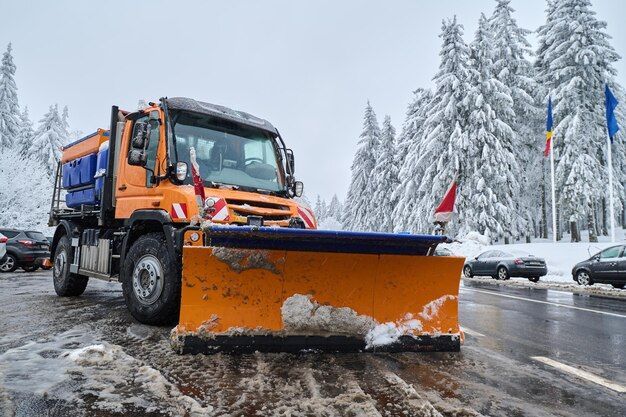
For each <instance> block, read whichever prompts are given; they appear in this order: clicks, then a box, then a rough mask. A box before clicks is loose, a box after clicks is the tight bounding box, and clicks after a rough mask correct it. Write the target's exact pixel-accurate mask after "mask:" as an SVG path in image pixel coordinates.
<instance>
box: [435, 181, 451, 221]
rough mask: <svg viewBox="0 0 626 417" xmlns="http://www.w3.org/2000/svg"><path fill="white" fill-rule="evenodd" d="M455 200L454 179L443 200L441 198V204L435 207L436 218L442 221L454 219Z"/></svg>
mask: <svg viewBox="0 0 626 417" xmlns="http://www.w3.org/2000/svg"><path fill="white" fill-rule="evenodd" d="M455 201H456V181H452V184H450V188H448V191H447V192H446V195H445V196H444V197H443V200H441V203H439V206H438V207H437V208H436V209H435V220H436V221H438V222H442V223H447V222H449V221H450V220H452V215H453V214H454V203H455Z"/></svg>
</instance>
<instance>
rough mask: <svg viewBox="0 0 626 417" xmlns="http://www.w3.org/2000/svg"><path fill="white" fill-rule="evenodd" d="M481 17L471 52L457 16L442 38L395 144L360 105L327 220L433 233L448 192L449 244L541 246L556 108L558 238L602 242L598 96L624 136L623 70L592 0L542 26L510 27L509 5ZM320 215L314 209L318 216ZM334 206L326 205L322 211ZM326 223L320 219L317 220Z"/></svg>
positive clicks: (622, 158)
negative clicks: (340, 198)
mask: <svg viewBox="0 0 626 417" xmlns="http://www.w3.org/2000/svg"><path fill="white" fill-rule="evenodd" d="M495 3H496V4H495V10H494V11H493V13H492V14H491V15H490V16H489V17H487V16H485V15H484V14H483V15H482V16H481V17H480V21H479V23H478V29H477V30H476V33H475V34H474V36H473V38H472V39H471V40H470V41H469V43H468V42H467V41H466V40H465V38H464V33H463V26H462V25H460V24H459V23H458V22H457V19H456V17H454V18H452V19H449V20H445V21H444V22H443V24H442V28H441V34H440V38H441V52H440V54H439V55H440V64H439V69H438V71H437V73H436V74H435V75H434V77H433V79H432V80H433V85H432V86H430V87H429V86H422V87H420V88H417V89H416V90H415V91H414V94H413V99H412V101H411V102H410V103H409V105H408V108H407V110H406V118H405V120H404V123H403V124H402V128H401V130H400V133H399V134H398V135H396V132H395V130H394V128H393V126H392V124H391V121H390V119H389V117H385V119H384V121H383V123H382V126H379V123H378V121H377V117H376V113H375V111H374V109H373V107H372V106H371V105H370V103H369V102H368V103H367V106H366V107H365V113H364V120H363V130H362V133H361V135H360V138H359V141H358V143H359V148H358V150H357V152H356V155H355V157H354V161H353V164H352V177H351V185H350V188H349V191H348V195H347V198H346V201H347V202H349V204H345V209H344V210H343V212H342V213H341V215H335V217H334V219H335V220H336V221H338V222H340V223H341V225H342V226H343V228H345V229H348V230H371V231H384V232H400V231H409V232H415V233H420V232H421V233H424V232H431V231H432V230H433V223H432V222H433V212H434V209H435V207H436V206H437V205H438V203H439V202H440V201H441V199H442V198H443V196H444V194H445V193H446V190H447V189H448V187H449V186H450V184H451V183H452V181H453V180H455V179H456V182H457V184H458V191H457V199H456V208H455V217H454V219H453V220H452V221H451V223H450V224H449V226H448V230H447V232H448V233H449V234H451V235H454V236H459V237H462V236H464V235H467V234H468V233H470V232H479V233H480V234H482V235H485V236H487V237H488V238H489V239H490V240H491V241H504V242H511V241H516V240H523V239H526V240H528V239H530V238H533V237H534V238H539V237H542V238H547V237H548V234H549V233H552V231H551V230H549V229H551V221H550V220H549V219H551V215H552V214H551V209H550V207H551V200H550V188H551V187H550V171H549V165H550V164H549V158H545V157H544V154H543V150H544V147H545V143H546V130H545V129H546V108H547V102H548V99H549V97H551V98H552V102H553V105H554V112H553V114H554V135H553V139H552V140H553V141H554V144H553V146H554V158H555V162H554V163H555V182H556V186H555V189H556V199H555V201H556V208H557V210H556V212H557V224H558V227H557V235H558V236H559V238H561V237H562V235H563V234H564V233H568V234H571V239H572V240H579V239H580V233H579V231H580V230H586V231H588V235H589V239H590V240H592V241H593V240H595V239H596V238H597V235H598V234H599V233H600V234H607V229H608V226H607V224H608V223H609V220H608V198H609V189H608V188H609V187H608V179H607V175H608V174H607V145H606V143H607V130H606V121H605V120H606V119H605V108H604V104H605V98H604V87H605V83H606V84H608V85H609V86H610V88H611V90H612V91H613V92H614V93H615V95H616V96H617V98H618V100H619V101H620V102H621V103H624V104H623V105H621V106H618V109H617V112H618V113H617V119H618V123H619V124H620V125H621V126H626V123H625V122H626V118H625V113H624V110H625V109H626V96H625V94H624V89H623V87H622V86H621V85H619V84H618V83H617V82H616V75H617V74H616V70H615V67H614V63H615V62H616V61H617V60H619V59H620V56H619V55H618V54H617V53H616V51H615V50H614V49H613V47H612V46H611V44H610V37H609V36H608V35H607V34H606V31H605V29H606V23H605V22H603V21H601V20H599V19H598V18H597V17H596V14H595V12H594V11H593V9H592V5H591V3H590V1H589V0H559V1H556V0H549V1H548V2H547V7H546V17H545V21H546V23H545V24H544V25H543V26H541V27H540V28H538V29H537V31H536V34H537V37H538V42H537V43H538V46H537V47H536V50H532V47H531V44H530V42H529V40H528V37H529V35H530V34H531V32H530V31H529V30H526V29H524V28H521V27H519V26H518V24H517V22H516V19H515V17H514V12H515V10H514V9H513V8H512V7H511V1H510V0H497V1H496V2H495ZM612 146H613V148H612V149H613V152H612V154H613V170H614V175H615V181H614V196H615V198H614V203H615V213H616V217H618V218H616V224H619V225H623V224H624V217H625V216H624V199H625V197H626V196H625V194H624V184H625V183H626V169H625V168H626V144H625V143H624V135H623V132H620V133H618V134H617V136H616V137H615V138H614V144H613V145H612ZM326 205H327V203H326V202H325V201H323V200H322V201H319V202H318V204H317V206H318V211H319V209H320V208H323V207H325V206H326ZM330 206H331V207H332V206H333V204H330ZM321 214H322V215H321V218H322V221H324V220H326V219H327V218H328V216H329V215H328V214H327V213H326V212H325V211H323V210H322V211H321Z"/></svg>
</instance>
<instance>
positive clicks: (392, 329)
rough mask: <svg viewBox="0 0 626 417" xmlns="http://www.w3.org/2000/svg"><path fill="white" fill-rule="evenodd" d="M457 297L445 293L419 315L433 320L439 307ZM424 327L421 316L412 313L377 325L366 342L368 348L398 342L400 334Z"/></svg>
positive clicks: (417, 330)
mask: <svg viewBox="0 0 626 417" xmlns="http://www.w3.org/2000/svg"><path fill="white" fill-rule="evenodd" d="M456 299H457V297H456V296H454V295H451V294H447V295H443V296H441V297H439V298H437V299H435V300H433V301H431V302H430V303H428V304H426V305H425V306H424V307H423V308H422V311H421V312H420V313H419V314H418V317H420V318H421V319H423V320H425V321H428V322H431V321H432V320H433V319H435V318H436V316H437V315H438V314H439V309H440V308H441V306H442V305H443V304H444V303H445V302H446V301H454V300H456ZM423 328H424V326H423V324H422V321H421V320H420V319H419V318H415V317H414V316H413V315H412V314H407V315H406V316H405V317H404V319H403V320H400V321H398V322H387V323H382V324H379V325H377V326H376V327H374V328H373V329H372V330H370V331H369V332H368V333H367V335H366V337H365V342H366V343H367V347H368V348H370V347H375V346H383V345H389V344H391V343H394V342H396V341H397V340H398V339H399V338H400V336H403V335H412V334H415V333H420V332H422V331H423ZM436 333H441V331H439V330H436Z"/></svg>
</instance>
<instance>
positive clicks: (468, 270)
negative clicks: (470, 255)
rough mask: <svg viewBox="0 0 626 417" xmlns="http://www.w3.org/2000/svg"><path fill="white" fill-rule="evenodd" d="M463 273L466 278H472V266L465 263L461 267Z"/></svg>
mask: <svg viewBox="0 0 626 417" xmlns="http://www.w3.org/2000/svg"><path fill="white" fill-rule="evenodd" d="M463 275H465V277H467V278H472V277H473V276H474V274H472V268H471V267H470V266H469V265H465V266H464V267H463Z"/></svg>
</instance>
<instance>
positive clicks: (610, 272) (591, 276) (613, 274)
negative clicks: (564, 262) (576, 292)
mask: <svg viewBox="0 0 626 417" xmlns="http://www.w3.org/2000/svg"><path fill="white" fill-rule="evenodd" d="M572 278H573V279H574V281H576V282H577V283H579V284H580V285H593V284H595V283H603V284H611V285H612V286H614V287H615V288H624V286H625V285H626V246H624V245H618V246H611V247H610V248H607V249H605V250H603V251H602V252H600V253H596V254H595V255H593V256H592V257H591V258H589V259H587V260H586V261H582V262H579V263H577V264H576V265H574V268H573V269H572Z"/></svg>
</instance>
